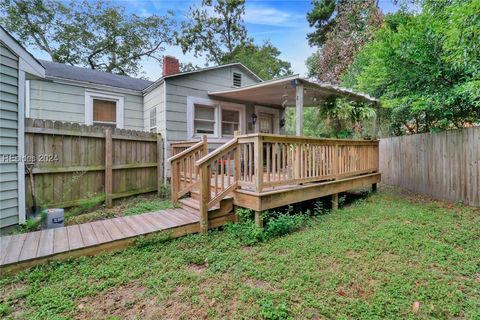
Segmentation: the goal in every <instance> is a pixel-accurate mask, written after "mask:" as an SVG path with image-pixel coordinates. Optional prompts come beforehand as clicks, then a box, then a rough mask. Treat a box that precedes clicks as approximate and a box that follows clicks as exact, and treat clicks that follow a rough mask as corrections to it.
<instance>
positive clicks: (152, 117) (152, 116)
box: [150, 108, 157, 132]
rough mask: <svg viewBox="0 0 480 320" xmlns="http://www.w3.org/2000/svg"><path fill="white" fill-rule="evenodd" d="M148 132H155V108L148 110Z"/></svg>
mask: <svg viewBox="0 0 480 320" xmlns="http://www.w3.org/2000/svg"><path fill="white" fill-rule="evenodd" d="M150 132H157V108H153V109H151V110H150Z"/></svg>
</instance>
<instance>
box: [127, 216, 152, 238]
mask: <svg viewBox="0 0 480 320" xmlns="http://www.w3.org/2000/svg"><path fill="white" fill-rule="evenodd" d="M122 219H123V221H124V222H126V223H127V224H128V226H129V227H130V228H132V229H133V230H134V231H135V234H136V235H140V234H145V233H148V232H149V230H150V229H149V228H148V227H147V226H145V225H144V224H143V223H140V222H139V221H137V220H136V219H135V218H134V216H129V217H123V218H122Z"/></svg>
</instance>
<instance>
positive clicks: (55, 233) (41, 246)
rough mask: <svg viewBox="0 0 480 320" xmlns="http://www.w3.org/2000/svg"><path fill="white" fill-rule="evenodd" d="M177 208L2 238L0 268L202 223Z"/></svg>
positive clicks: (0, 243) (0, 242)
mask: <svg viewBox="0 0 480 320" xmlns="http://www.w3.org/2000/svg"><path fill="white" fill-rule="evenodd" d="M198 222H199V219H198V217H195V216H194V215H193V214H186V213H185V210H183V209H180V208H176V209H169V210H168V211H166V210H161V211H156V212H149V213H145V214H140V215H134V216H128V217H119V218H113V219H106V220H100V221H95V222H88V223H84V224H79V225H71V226H67V227H61V228H55V229H48V230H42V231H35V232H30V233H23V234H18V235H13V236H3V237H0V250H1V251H0V267H4V266H11V265H15V264H21V263H30V262H32V261H33V264H32V265H34V264H35V261H45V259H47V260H50V258H52V257H55V256H57V255H62V254H65V253H69V252H75V251H79V250H83V249H87V248H92V247H96V246H99V245H105V244H107V245H108V243H115V242H118V241H122V240H126V239H131V238H132V237H136V236H141V235H145V234H149V233H154V232H159V231H162V230H168V229H174V228H177V227H182V226H185V225H189V224H192V223H198Z"/></svg>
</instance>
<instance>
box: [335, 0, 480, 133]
mask: <svg viewBox="0 0 480 320" xmlns="http://www.w3.org/2000/svg"><path fill="white" fill-rule="evenodd" d="M479 12H480V0H470V1H451V2H449V3H446V2H445V3H443V4H442V5H439V3H438V2H432V1H427V2H425V3H423V10H422V12H421V13H420V14H415V15H414V14H410V13H408V12H399V13H396V14H393V15H389V16H387V17H386V21H385V24H384V26H383V27H382V29H381V30H380V31H379V32H378V33H377V34H376V36H375V39H374V41H372V42H371V43H369V44H368V45H367V46H365V48H364V49H363V50H362V51H361V52H360V53H359V54H358V55H357V57H356V58H355V61H354V63H353V64H352V65H351V66H350V67H349V70H348V72H346V73H345V74H344V76H343V83H344V84H345V85H347V86H351V87H355V88H356V89H357V90H360V91H364V92H368V93H370V94H372V95H375V96H377V97H380V98H381V101H382V104H383V106H384V107H387V108H388V109H389V110H390V112H389V118H388V120H389V122H390V131H391V133H394V134H404V133H419V132H429V131H432V130H444V129H448V128H461V127H464V126H468V125H474V124H477V125H478V124H479V123H480V98H479V97H480V15H479V14H478V13H479Z"/></svg>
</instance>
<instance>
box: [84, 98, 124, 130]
mask: <svg viewBox="0 0 480 320" xmlns="http://www.w3.org/2000/svg"><path fill="white" fill-rule="evenodd" d="M123 106H124V98H123V96H117V95H113V94H109V93H104V92H97V91H86V92H85V123H86V124H88V125H95V124H96V125H101V126H111V127H113V128H120V129H122V128H123Z"/></svg>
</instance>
